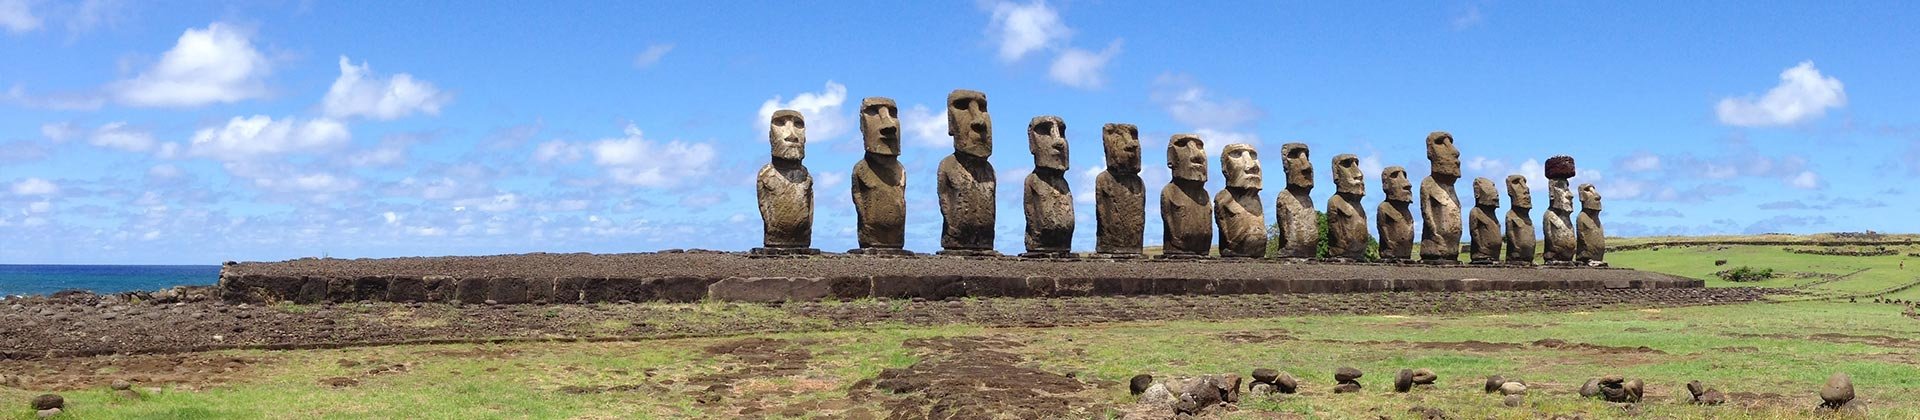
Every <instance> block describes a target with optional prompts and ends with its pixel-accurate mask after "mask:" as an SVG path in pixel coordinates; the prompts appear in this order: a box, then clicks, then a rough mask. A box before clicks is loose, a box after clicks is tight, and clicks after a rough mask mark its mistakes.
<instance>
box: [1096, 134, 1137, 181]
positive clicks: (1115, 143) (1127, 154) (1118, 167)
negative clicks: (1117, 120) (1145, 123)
mask: <svg viewBox="0 0 1920 420" xmlns="http://www.w3.org/2000/svg"><path fill="white" fill-rule="evenodd" d="M1100 141H1101V142H1102V143H1105V144H1106V146H1107V147H1106V148H1107V171H1108V172H1113V173H1122V174H1137V173H1140V129H1139V128H1137V127H1134V126H1133V124H1107V125H1105V126H1102V127H1100Z"/></svg>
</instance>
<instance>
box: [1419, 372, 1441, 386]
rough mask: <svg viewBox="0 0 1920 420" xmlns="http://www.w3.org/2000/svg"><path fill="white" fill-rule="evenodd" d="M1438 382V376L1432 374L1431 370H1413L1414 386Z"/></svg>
mask: <svg viewBox="0 0 1920 420" xmlns="http://www.w3.org/2000/svg"><path fill="white" fill-rule="evenodd" d="M1439 380H1440V375H1439V374H1435V373H1433V369H1427V368H1419V369H1414V370H1413V384H1414V385H1432V384H1433V383H1434V382H1437V381H1439Z"/></svg>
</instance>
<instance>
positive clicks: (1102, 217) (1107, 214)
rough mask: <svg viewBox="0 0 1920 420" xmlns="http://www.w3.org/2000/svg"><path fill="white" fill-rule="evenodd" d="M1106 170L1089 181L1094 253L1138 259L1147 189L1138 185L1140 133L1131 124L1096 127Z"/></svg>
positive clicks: (1141, 184) (1145, 225) (1143, 185)
mask: <svg viewBox="0 0 1920 420" xmlns="http://www.w3.org/2000/svg"><path fill="white" fill-rule="evenodd" d="M1100 139H1101V142H1102V143H1104V144H1105V146H1106V152H1107V170H1105V171H1101V172H1100V175H1099V176H1097V177H1095V178H1094V179H1093V210H1094V216H1095V217H1094V219H1096V221H1097V222H1098V224H1097V225H1096V226H1095V228H1094V230H1095V232H1096V233H1097V234H1098V235H1097V236H1099V238H1098V239H1097V241H1096V242H1095V245H1094V252H1098V253H1100V254H1101V255H1104V256H1107V257H1120V258H1129V257H1137V256H1139V255H1140V248H1141V242H1142V239H1144V238H1142V237H1143V236H1145V235H1146V229H1147V186H1146V184H1145V183H1143V182H1141V181H1140V129H1139V128H1135V127H1134V126H1133V124H1107V125H1106V126H1103V127H1100Z"/></svg>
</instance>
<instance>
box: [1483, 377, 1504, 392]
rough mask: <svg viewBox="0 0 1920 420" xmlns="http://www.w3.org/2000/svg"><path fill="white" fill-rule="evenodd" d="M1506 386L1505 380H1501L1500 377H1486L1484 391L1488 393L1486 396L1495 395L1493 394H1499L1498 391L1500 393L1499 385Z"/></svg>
mask: <svg viewBox="0 0 1920 420" xmlns="http://www.w3.org/2000/svg"><path fill="white" fill-rule="evenodd" d="M1506 384H1507V378H1503V377H1501V376H1500V375H1492V376H1488V377H1487V385H1486V391H1487V393H1488V394H1492V393H1495V392H1499V391H1500V386H1501V385H1506Z"/></svg>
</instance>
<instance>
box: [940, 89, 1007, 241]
mask: <svg viewBox="0 0 1920 420" xmlns="http://www.w3.org/2000/svg"><path fill="white" fill-rule="evenodd" d="M947 135H950V136H953V155H952V156H947V158H946V159H944V160H941V161H940V172H939V174H938V178H939V179H937V180H936V182H937V183H938V184H939V185H938V186H937V187H938V188H937V189H938V193H939V195H940V216H941V224H940V247H941V248H944V249H942V250H940V254H941V255H961V256H985V255H999V253H997V252H994V251H993V223H994V201H993V198H994V186H995V185H996V184H995V182H994V174H993V163H991V162H988V161H987V158H988V157H991V156H993V120H992V118H990V117H988V116H987V95H986V94H984V93H980V92H977V91H971V90H965V89H958V90H954V91H953V93H951V94H948V95H947Z"/></svg>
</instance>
